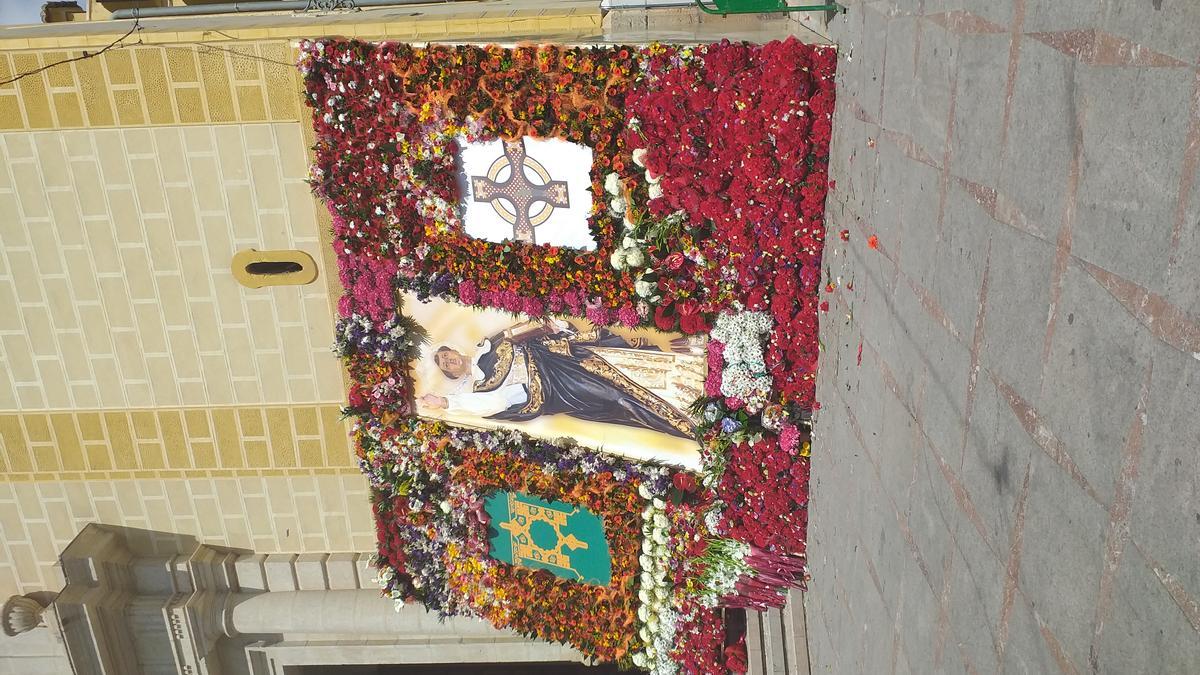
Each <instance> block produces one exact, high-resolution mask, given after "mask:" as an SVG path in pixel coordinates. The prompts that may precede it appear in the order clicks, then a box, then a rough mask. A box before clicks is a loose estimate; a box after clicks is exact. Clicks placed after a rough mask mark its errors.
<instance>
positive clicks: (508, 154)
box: [471, 138, 571, 244]
mask: <svg viewBox="0 0 1200 675" xmlns="http://www.w3.org/2000/svg"><path fill="white" fill-rule="evenodd" d="M505 165H507V166H508V167H509V169H510V170H509V175H508V178H506V179H504V180H503V181H497V180H496V179H495V176H496V175H498V174H499V171H500V170H501V169H503V168H504V166H505ZM526 166H529V168H530V169H532V170H533V171H534V172H535V173H537V174H538V175H539V176H540V177H541V178H542V179H543V180H544V181H545V182H544V183H543V184H541V185H539V184H537V183H534V182H532V181H530V180H529V177H528V176H526V175H525V167H526ZM488 174H489V175H487V176H471V191H472V193H474V199H475V201H477V202H491V203H492V208H494V209H496V212H497V213H499V214H500V215H501V216H502V217H503V218H504V219H505V220H507V221H508V222H509V223H511V224H512V226H513V239H515V240H516V241H523V242H528V243H530V244H533V243H536V242H535V241H534V234H533V228H534V226H535V225H540V224H541V222H544V221H545V219H546V217H548V216H549V215H550V214H549V211H553V210H554V209H555V208H570V206H571V203H570V199H569V198H568V194H567V182H566V181H562V180H553V181H552V180H550V175H549V174H548V173H547V172H546V170H545V168H543V167H542V166H541V164H539V163H538V162H537V161H536V160H533V159H532V158H529V157H527V155H526V154H525V139H523V138H522V139H518V140H515V141H504V156H503V157H500V158H497V159H496V161H495V162H493V163H492V167H491V169H490V170H489V171H488ZM501 199H506V200H508V201H509V202H511V203H512V205H513V207H514V208H515V210H516V213H515V214H514V213H509V212H508V209H507V208H504V207H503V206H501V205H500V203H499V201H498V200H501ZM534 202H545V203H546V204H548V205H549V211H543V212H542V213H540V214H539V217H538V220H539V221H541V222H538V223H534V221H533V218H531V217H530V215H529V207H530V206H532V205H533V204H534Z"/></svg>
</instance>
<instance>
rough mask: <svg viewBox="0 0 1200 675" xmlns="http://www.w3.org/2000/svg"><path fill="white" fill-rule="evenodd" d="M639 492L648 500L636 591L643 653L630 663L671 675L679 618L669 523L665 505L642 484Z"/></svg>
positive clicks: (660, 673) (673, 668) (675, 667)
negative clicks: (673, 584) (644, 645)
mask: <svg viewBox="0 0 1200 675" xmlns="http://www.w3.org/2000/svg"><path fill="white" fill-rule="evenodd" d="M638 492H639V493H641V495H642V496H643V497H646V498H648V499H650V504H649V505H648V506H646V508H645V509H644V510H643V511H642V555H641V556H640V557H639V558H638V561H639V562H640V563H641V567H642V576H641V587H640V588H639V589H638V600H639V601H640V602H641V605H640V606H639V607H638V620H639V621H640V623H641V628H640V629H639V630H638V635H639V636H640V637H641V638H642V641H643V642H645V643H646V649H645V650H644V651H641V652H637V653H636V654H634V655H633V663H634V665H636V666H637V667H639V668H645V669H646V670H649V671H650V672H651V674H652V675H674V674H675V673H676V672H678V666H677V665H676V663H675V661H674V660H672V659H671V650H672V648H673V647H674V645H675V628H676V625H677V624H678V621H679V614H678V612H677V611H676V609H675V603H674V597H673V596H674V594H675V593H674V588H673V587H672V585H671V580H670V567H669V563H670V559H671V550H670V547H669V546H668V542H669V541H670V527H671V523H670V521H669V520H667V513H666V503H665V502H663V500H662V499H659V498H658V497H653V496H652V495H651V493H650V491H649V489H648V488H647V486H646V484H645V483H643V484H642V485H641V486H640V487H639V488H638Z"/></svg>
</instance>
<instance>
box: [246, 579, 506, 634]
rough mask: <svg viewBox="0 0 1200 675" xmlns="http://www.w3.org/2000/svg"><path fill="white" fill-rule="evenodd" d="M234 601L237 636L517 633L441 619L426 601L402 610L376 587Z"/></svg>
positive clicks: (463, 620)
mask: <svg viewBox="0 0 1200 675" xmlns="http://www.w3.org/2000/svg"><path fill="white" fill-rule="evenodd" d="M232 600H233V602H232V603H231V604H232V607H233V608H232V610H230V612H229V614H228V615H227V622H226V627H227V628H226V629H227V631H228V632H229V633H230V634H231V635H237V634H241V635H254V634H281V633H307V634H319V633H327V634H343V635H347V634H349V635H380V636H388V637H391V638H399V637H404V636H412V637H422V638H423V637H437V636H454V637H461V638H470V637H480V638H497V637H508V636H513V635H515V633H511V632H510V631H498V630H497V629H495V628H494V627H492V626H491V625H490V624H488V623H487V622H485V621H482V620H480V619H471V618H465V617H451V618H449V619H446V620H445V621H444V622H442V621H438V617H437V614H435V613H432V612H427V611H425V608H424V607H422V606H421V605H405V606H404V607H402V608H401V609H400V611H399V612H397V611H396V610H395V606H394V603H393V602H392V601H391V600H389V599H387V598H384V597H381V596H380V595H379V591H377V590H371V589H358V590H337V591H328V590H327V591H276V592H267V593H257V594H237V595H235V596H233V598H232Z"/></svg>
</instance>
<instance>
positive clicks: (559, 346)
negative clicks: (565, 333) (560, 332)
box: [546, 338, 571, 356]
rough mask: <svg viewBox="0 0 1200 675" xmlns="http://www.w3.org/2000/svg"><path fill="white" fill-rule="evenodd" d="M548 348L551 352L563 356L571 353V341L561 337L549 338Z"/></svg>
mask: <svg viewBox="0 0 1200 675" xmlns="http://www.w3.org/2000/svg"><path fill="white" fill-rule="evenodd" d="M546 349H549V350H550V351H551V352H553V353H555V354H562V355H563V356H570V355H571V343H570V341H569V340H567V339H566V338H559V339H557V340H547V341H546Z"/></svg>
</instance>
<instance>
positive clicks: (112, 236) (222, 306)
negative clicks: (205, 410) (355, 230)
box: [0, 122, 342, 411]
mask: <svg viewBox="0 0 1200 675" xmlns="http://www.w3.org/2000/svg"><path fill="white" fill-rule="evenodd" d="M306 171H307V163H306V161H305V147H304V142H303V136H302V134H301V131H300V125H299V124H298V123H295V122H293V123H275V124H264V123H255V124H228V125H207V124H206V125H196V126H188V127H179V126H165V127H157V128H147V127H142V128H120V129H100V130H92V129H88V130H70V131H41V132H33V133H26V132H9V133H3V134H0V248H2V249H3V251H2V253H0V261H2V262H0V264H3V266H4V268H3V271H4V278H3V280H0V306H3V307H10V308H14V309H16V311H12V312H3V313H0V341H3V346H4V352H3V353H4V358H5V362H6V365H7V366H8V367H7V368H5V369H4V370H3V371H2V372H0V409H5V410H22V411H32V410H46V409H81V408H82V409H91V408H143V407H167V406H206V405H234V404H238V405H262V404H279V403H314V402H321V401H326V402H337V401H339V400H341V398H342V384H341V375H340V371H339V367H338V362H337V359H336V357H335V356H334V355H333V354H332V353H331V352H330V350H329V345H330V343H331V341H332V333H333V331H332V315H331V312H330V305H329V294H328V292H327V290H326V287H325V285H324V283H313V284H309V285H306V286H292V287H283V288H262V289H248V288H245V287H243V286H241V285H239V284H238V282H237V281H235V280H234V277H233V274H232V273H231V271H230V262H231V260H232V258H233V255H234V253H236V252H237V251H238V250H240V249H244V248H256V249H259V250H263V249H301V250H304V251H306V252H308V253H309V254H311V255H312V256H313V257H314V258H317V259H320V257H321V250H320V248H321V247H320V243H319V242H318V236H317V232H318V230H317V224H316V222H317V220H316V207H317V205H316V204H315V203H314V200H313V199H312V196H311V195H310V193H309V189H308V185H307V184H306V183H305V182H304V178H305V175H306ZM322 272H328V270H322Z"/></svg>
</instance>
